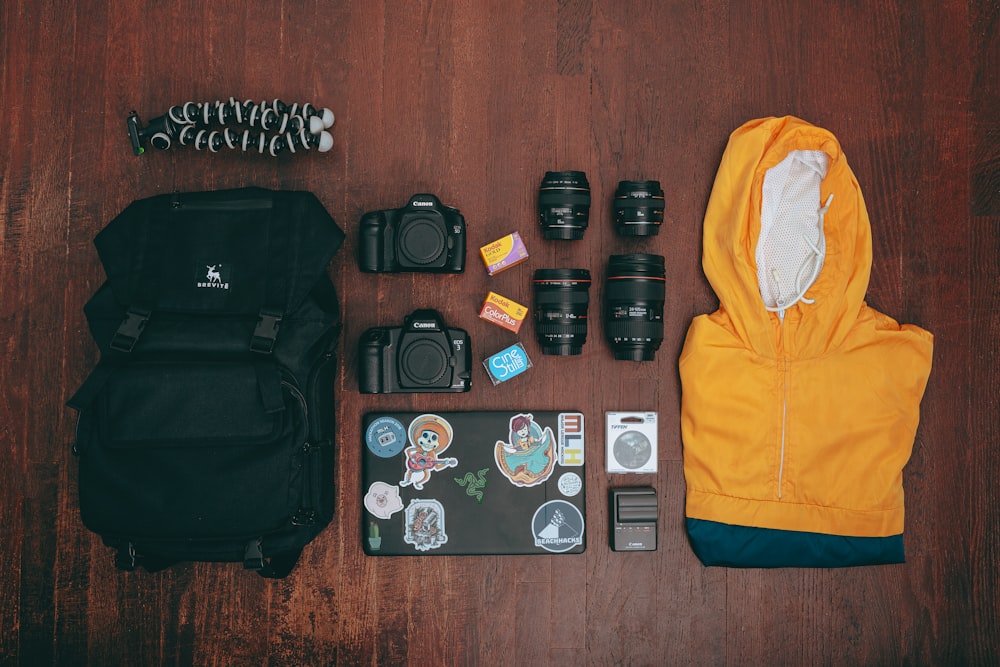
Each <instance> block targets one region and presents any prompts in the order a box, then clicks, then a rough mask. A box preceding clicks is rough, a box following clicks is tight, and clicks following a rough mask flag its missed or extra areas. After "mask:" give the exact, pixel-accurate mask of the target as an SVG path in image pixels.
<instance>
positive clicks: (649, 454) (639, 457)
mask: <svg viewBox="0 0 1000 667" xmlns="http://www.w3.org/2000/svg"><path fill="white" fill-rule="evenodd" d="M605 417H606V422H607V448H608V459H607V468H608V472H614V473H630V472H634V473H651V472H652V473H655V472H656V428H657V427H656V423H657V419H656V413H655V412H608V413H605Z"/></svg>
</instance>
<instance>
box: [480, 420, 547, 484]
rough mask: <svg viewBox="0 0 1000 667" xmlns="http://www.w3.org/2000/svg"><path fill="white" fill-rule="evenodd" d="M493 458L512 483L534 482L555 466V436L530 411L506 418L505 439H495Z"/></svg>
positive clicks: (542, 478)
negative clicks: (537, 422) (505, 440)
mask: <svg viewBox="0 0 1000 667" xmlns="http://www.w3.org/2000/svg"><path fill="white" fill-rule="evenodd" d="M493 454H494V458H495V459H496V462H497V466H499V468H500V472H502V473H503V475H504V477H506V478H507V479H509V480H510V482H511V484H513V485H514V486H535V485H537V484H541V483H542V482H544V481H545V480H547V479H548V478H549V476H550V475H551V474H552V468H553V467H554V466H555V437H554V436H553V435H552V429H551V428H549V427H548V426H546V427H545V429H544V430H543V429H542V428H541V427H540V426H539V425H538V424H536V423H535V421H534V417H533V416H532V415H531V414H523V413H522V414H517V415H514V416H513V417H511V418H510V433H509V434H508V441H507V442H504V441H503V440H497V444H496V447H495V448H494V452H493Z"/></svg>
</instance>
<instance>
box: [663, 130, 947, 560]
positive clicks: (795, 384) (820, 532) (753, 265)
mask: <svg viewBox="0 0 1000 667" xmlns="http://www.w3.org/2000/svg"><path fill="white" fill-rule="evenodd" d="M831 196H832V197H831ZM704 233H705V239H704V255H703V266H704V270H705V275H706V276H707V277H708V280H709V282H710V283H711V285H712V288H713V289H714V290H715V293H716V294H717V295H718V297H719V309H718V310H717V311H716V312H714V313H711V314H708V315H700V316H698V317H696V318H695V319H694V321H693V322H692V323H691V327H690V329H689V330H688V334H687V339H686V340H685V343H684V348H683V351H682V353H681V358H680V376H681V384H682V390H683V393H682V396H683V398H682V405H681V434H682V438H683V443H684V476H685V479H686V482H687V508H686V514H687V529H688V534H689V536H690V538H691V544H692V546H693V548H694V550H695V553H696V554H697V555H698V557H699V558H700V559H701V561H702V562H703V563H705V564H706V565H727V566H734V567H784V566H802V567H814V566H815V567H834V566H846V565H864V564H873V563H895V562H902V561H903V485H902V470H903V466H904V465H905V464H906V462H907V460H908V459H909V457H910V453H911V450H912V447H913V439H914V435H915V432H916V429H917V422H918V419H919V405H920V399H921V397H922V396H923V392H924V387H925V385H926V383H927V378H928V375H929V373H930V368H931V353H932V346H933V339H932V336H931V334H930V333H928V332H927V331H925V330H923V329H921V328H919V327H916V326H912V325H903V326H900V325H899V324H897V323H896V321H894V320H893V319H891V318H890V317H888V316H886V315H883V314H882V313H880V312H878V311H875V310H873V309H872V308H869V307H868V305H867V304H866V303H865V301H864V298H865V292H866V291H867V289H868V278H869V273H870V270H871V259H872V249H871V229H870V226H869V220H868V213H867V211H866V209H865V203H864V199H863V198H862V196H861V189H860V187H859V185H858V182H857V180H856V179H855V177H854V174H853V173H852V172H851V169H850V167H849V166H848V164H847V160H846V158H845V156H844V153H843V151H842V150H841V147H840V144H839V143H838V142H837V139H836V138H835V137H834V136H833V135H832V134H831V133H830V132H828V131H826V130H823V129H821V128H818V127H815V126H813V125H810V124H809V123H806V122H804V121H802V120H799V119H797V118H793V117H785V118H765V119H760V120H754V121H751V122H749V123H747V124H745V125H743V126H742V127H740V128H739V129H737V130H736V131H735V132H734V133H733V134H732V135H731V137H730V140H729V144H728V146H727V148H726V151H725V154H724V155H723V158H722V164H721V165H720V167H719V171H718V175H717V177H716V181H715V185H714V187H713V190H712V195H711V198H710V200H709V203H708V209H707V211H706V214H705V230H704Z"/></svg>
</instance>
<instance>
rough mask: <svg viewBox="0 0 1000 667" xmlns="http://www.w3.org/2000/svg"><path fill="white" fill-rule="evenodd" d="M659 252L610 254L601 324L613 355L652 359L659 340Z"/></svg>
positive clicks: (662, 281)
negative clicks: (603, 320)
mask: <svg viewBox="0 0 1000 667" xmlns="http://www.w3.org/2000/svg"><path fill="white" fill-rule="evenodd" d="M663 264H664V262H663V257H662V256H661V255H647V254H640V253H637V254H631V255H611V257H610V258H609V260H608V276H607V278H608V281H607V287H606V289H605V311H604V318H605V322H604V327H605V334H606V335H607V338H608V342H609V343H610V344H611V347H612V349H613V350H614V353H615V359H621V360H629V361H652V360H653V357H654V355H655V354H656V350H657V349H659V347H660V343H662V342H663V299H664V296H665V294H666V273H665V272H664V270H663Z"/></svg>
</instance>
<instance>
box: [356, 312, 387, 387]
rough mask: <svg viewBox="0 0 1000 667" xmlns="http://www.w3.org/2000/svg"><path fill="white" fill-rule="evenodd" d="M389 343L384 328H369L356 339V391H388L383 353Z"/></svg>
mask: <svg viewBox="0 0 1000 667" xmlns="http://www.w3.org/2000/svg"><path fill="white" fill-rule="evenodd" d="M388 344H389V335H388V333H387V332H386V331H385V329H380V328H374V329H369V330H368V331H366V332H364V333H363V334H362V335H361V340H359V341H358V391H360V392H361V393H362V394H385V393H388V392H387V389H386V382H385V377H384V376H385V364H384V363H383V354H384V350H385V349H386V346H387V345H388Z"/></svg>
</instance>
